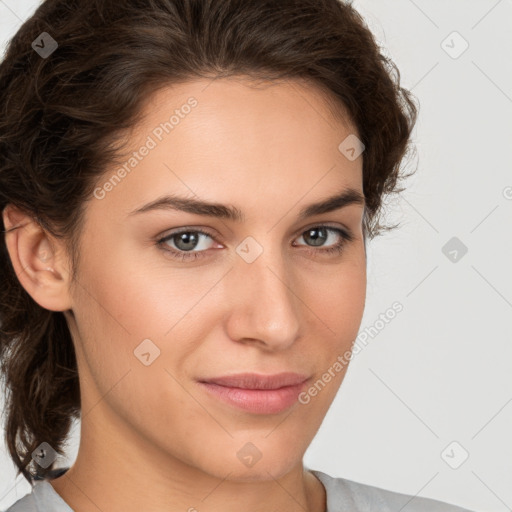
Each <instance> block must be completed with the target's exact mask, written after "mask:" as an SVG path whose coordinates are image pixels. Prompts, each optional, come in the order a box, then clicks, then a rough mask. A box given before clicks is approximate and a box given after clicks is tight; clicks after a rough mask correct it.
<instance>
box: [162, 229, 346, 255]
mask: <svg viewBox="0 0 512 512" xmlns="http://www.w3.org/2000/svg"><path fill="white" fill-rule="evenodd" d="M318 228H326V229H327V230H328V231H334V232H335V233H337V234H338V235H340V241H339V242H338V243H337V244H335V245H333V246H331V247H329V248H328V249H322V248H320V249H310V250H308V252H310V253H318V252H320V253H322V254H340V253H341V252H342V251H343V250H344V249H345V245H346V244H348V243H349V242H351V241H352V240H353V239H354V237H353V235H352V234H351V233H350V232H347V231H345V230H343V229H340V228H335V227H332V226H328V225H324V224H319V225H318V226H312V227H311V228H308V229H306V230H305V231H303V232H302V233H301V236H302V235H304V234H305V233H306V232H308V231H312V230H314V229H318ZM183 233H201V234H203V235H206V236H208V237H210V238H212V239H213V236H212V234H211V233H208V232H207V231H204V230H202V229H199V228H195V229H182V230H180V231H176V232H174V233H170V234H169V235H166V236H165V237H163V238H160V239H159V240H157V245H158V246H159V248H160V249H161V250H162V251H165V252H166V253H168V254H169V255H170V256H171V257H172V258H174V259H177V260H181V261H190V260H193V261H195V260H197V259H199V258H203V257H206V256H205V254H204V253H206V252H207V250H204V251H195V252H193V251H178V250H176V249H169V248H168V245H166V242H167V241H168V240H170V239H172V238H173V237H175V236H178V235H181V234H183Z"/></svg>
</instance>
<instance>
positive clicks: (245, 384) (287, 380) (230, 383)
mask: <svg viewBox="0 0 512 512" xmlns="http://www.w3.org/2000/svg"><path fill="white" fill-rule="evenodd" d="M307 378H308V376H307V375H302V374H298V373H292V372H285V373H278V374H275V375H262V374H257V373H239V374H236V375H226V376H223V377H213V378H211V379H203V380H201V382H208V383H211V384H217V385H219V386H224V387H227V388H241V389H279V388H282V387H286V386H296V385H297V384H301V383H302V382H304V381H305V380H306V379H307Z"/></svg>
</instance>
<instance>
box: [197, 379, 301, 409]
mask: <svg viewBox="0 0 512 512" xmlns="http://www.w3.org/2000/svg"><path fill="white" fill-rule="evenodd" d="M307 381H308V377H307V376H306V375H302V374H298V373H291V372H288V373H280V374H276V375H261V374H254V373H244V374H237V375H228V376H223V377H214V378H211V379H206V380H202V381H199V385H200V386H201V387H202V388H203V390H204V391H206V393H207V394H208V396H209V397H212V398H215V399H216V400H219V401H220V402H223V403H225V404H228V405H230V406H232V407H235V408H237V409H241V410H243V411H246V412H251V413H254V414H277V413H280V412H283V411H284V410H286V409H289V408H290V407H291V406H292V405H294V404H295V403H296V402H297V398H298V395H299V393H300V392H301V391H302V390H303V388H304V387H305V385H306V382H307Z"/></svg>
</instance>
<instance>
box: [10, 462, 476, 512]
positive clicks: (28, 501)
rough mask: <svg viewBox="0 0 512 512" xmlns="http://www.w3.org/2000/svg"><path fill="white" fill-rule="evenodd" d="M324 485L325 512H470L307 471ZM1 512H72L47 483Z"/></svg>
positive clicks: (45, 481)
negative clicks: (325, 497)
mask: <svg viewBox="0 0 512 512" xmlns="http://www.w3.org/2000/svg"><path fill="white" fill-rule="evenodd" d="M310 471H311V472H312V473H313V474H314V475H315V476H316V477H317V478H318V479H319V480H320V481H321V482H322V484H323V485H324V487H325V491H326V496H327V510H326V512H471V511H470V510H468V509H465V508H460V507H457V506H455V505H449V504H448V503H443V502H441V501H436V500H431V499H428V498H419V497H415V496H410V495H406V494H399V493H396V492H392V491H386V490H384V489H380V488H378V487H373V486H371V485H365V484H361V483H358V482H353V481H351V480H346V479H344V478H334V477H331V476H329V475H327V474H326V473H323V472H322V471H316V470H310ZM5 512H73V509H72V508H71V507H70V506H69V505H68V504H67V503H66V502H65V501H64V500H63V499H62V498H61V497H60V495H59V494H58V493H57V492H56V491H55V489H54V488H53V487H52V486H51V484H50V482H49V481H48V480H39V481H37V482H36V483H35V484H34V485H33V487H32V492H31V493H29V494H27V495H26V496H24V497H23V498H21V499H19V500H18V501H17V502H16V503H15V504H14V505H12V506H11V507H10V508H8V509H7V510H6V511H5Z"/></svg>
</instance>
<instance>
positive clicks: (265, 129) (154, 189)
mask: <svg viewBox="0 0 512 512" xmlns="http://www.w3.org/2000/svg"><path fill="white" fill-rule="evenodd" d="M142 114H143V116H142V118H141V120H140V122H139V123H138V124H136V125H135V126H134V127H133V129H132V130H131V132H130V134H129V137H128V139H127V142H128V145H127V147H128V148H129V152H127V153H126V154H125V155H124V160H123V159H120V160H119V162H118V163H117V164H116V165H115V166H112V167H110V168H109V169H108V171H107V172H106V173H105V175H104V176H103V181H101V180H100V182H99V185H100V186H101V185H102V184H103V183H106V182H107V181H108V180H109V178H110V177H113V176H114V175H115V174H116V173H117V174H119V172H118V171H119V169H121V168H124V171H123V172H121V173H120V174H122V175H123V176H122V179H121V180H119V179H115V180H114V181H116V183H115V185H113V186H112V187H108V188H109V191H108V194H107V195H106V196H105V200H104V201H103V205H104V206H105V205H106V204H107V203H108V204H110V207H111V208H116V207H120V208H122V209H123V210H127V209H128V208H136V207H137V206H139V205H140V204H142V203H143V202H144V201H151V200H154V199H155V197H156V196H155V194H157V193H165V192H171V193H174V192H184V193H186V194H187V195H189V196H193V195H195V194H197V195H198V196H200V197H201V198H203V199H207V200H212V201H218V202H223V201H225V202H229V203H238V204H239V205H240V207H241V209H243V205H244V204H245V205H251V204H252V205H254V206H257V205H258V204H259V207H261V206H262V202H265V200H268V202H269V203H271V202H272V201H273V202H274V203H277V204H278V205H280V206H281V208H282V207H284V204H283V202H282V199H283V193H285V194H286V196H287V197H288V198H289V200H288V202H289V203H290V205H291V204H292V203H294V202H295V203H298V202H299V201H300V198H301V197H302V196H304V195H305V194H308V195H309V197H308V199H310V200H314V199H315V198H316V197H319V196H325V195H326V193H325V191H327V190H328V191H332V190H333V189H336V190H339V189H340V188H343V186H350V187H352V188H356V189H357V188H360V187H361V170H362V158H358V159H356V160H354V161H350V160H348V159H347V158H346V157H345V156H344V155H343V154H342V153H341V152H340V151H339V149H338V146H339V145H340V143H341V142H342V141H343V140H344V139H345V138H346V137H347V136H349V135H350V134H354V133H356V132H355V130H354V128H353V125H352V124H351V123H350V121H349V118H348V117H346V116H345V113H344V110H343V106H342V105H341V104H340V105H338V104H336V103H334V102H333V101H332V98H330V97H329V96H328V95H326V94H325V93H324V92H323V91H322V90H320V89H318V88H317V87H315V86H313V85H311V84H310V83H307V82H304V81H295V80H294V81H292V80H285V81H280V82H277V83H276V82H263V81H259V82H255V81H253V80H249V79H247V78H244V77H236V78H229V79H226V78H222V79H215V80H212V79H210V80H208V79H200V80H194V81H189V82H184V83H180V84H174V85H172V86H169V87H164V88H161V89H159V90H158V91H156V92H155V93H153V94H152V95H151V96H150V97H148V98H147V100H146V101H145V103H144V106H143V110H142ZM132 153H134V154H132ZM130 155H131V156H130ZM111 181H112V180H111ZM237 198H238V200H237ZM308 202H310V201H308ZM116 205H117V206H116Z"/></svg>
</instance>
